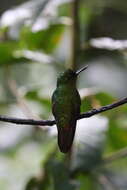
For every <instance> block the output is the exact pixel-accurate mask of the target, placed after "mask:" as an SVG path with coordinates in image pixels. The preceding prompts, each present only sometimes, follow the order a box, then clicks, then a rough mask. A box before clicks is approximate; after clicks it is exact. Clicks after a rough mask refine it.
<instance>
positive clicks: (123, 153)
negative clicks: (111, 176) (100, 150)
mask: <svg viewBox="0 0 127 190" xmlns="http://www.w3.org/2000/svg"><path fill="white" fill-rule="evenodd" d="M124 157H127V147H125V148H122V149H121V150H119V151H117V152H115V153H113V154H112V155H110V156H107V157H106V158H104V159H103V163H104V164H109V163H111V162H113V161H115V160H118V159H120V158H124Z"/></svg>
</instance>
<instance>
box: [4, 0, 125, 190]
mask: <svg viewBox="0 0 127 190" xmlns="http://www.w3.org/2000/svg"><path fill="white" fill-rule="evenodd" d="M72 3H73V2H72V1H71V0H63V1H62V0H60V1H55V0H52V1H44V0H36V1H32V0H31V1H28V2H26V3H24V4H21V5H20V4H19V5H18V6H17V7H15V8H13V9H11V10H10V11H11V13H9V12H8V11H5V12H4V13H3V15H2V16H1V19H0V113H1V114H6V115H13V116H15V117H26V118H28V117H29V118H38V117H40V118H43V119H49V118H51V119H52V113H51V95H52V92H53V90H54V88H55V86H56V78H57V76H58V73H59V72H61V70H63V69H65V68H66V66H67V63H68V62H69V60H70V55H71V46H70V41H71V38H72V34H71V23H72V20H71V19H72V18H71V11H72V10H71V8H72ZM78 11H79V22H80V33H79V34H78V35H79V36H80V49H79V51H78V54H79V55H78V56H79V59H80V64H79V65H78V67H79V68H80V67H82V66H83V65H84V64H88V65H89V68H88V70H87V71H86V72H85V73H84V74H82V75H81V76H80V78H79V84H78V88H79V91H80V90H81V91H80V93H81V96H82V106H81V112H86V111H88V110H90V109H92V108H98V107H100V106H104V105H106V104H110V103H112V102H114V101H116V100H117V99H118V98H120V97H125V96H126V94H127V85H126V82H127V77H126V76H127V2H126V1H125V0H121V1H117V0H110V1H108V0H95V1H88V0H82V1H80V7H79V10H78ZM21 13H22V14H21ZM94 39H96V40H97V41H96V43H92V42H93V41H92V40H94ZM103 40H105V41H103ZM98 44H99V45H98ZM85 88H86V89H85ZM126 147H127V106H126V105H123V106H121V107H118V108H116V109H114V110H110V111H108V112H104V113H103V114H101V115H100V116H94V117H91V118H89V119H82V120H80V121H78V124H77V132H76V136H75V141H74V145H73V150H72V152H71V153H70V155H68V154H67V155H63V154H62V153H60V152H59V150H58V147H57V136H56V127H55V126H53V127H47V126H46V127H44V128H40V127H34V126H33V127H32V126H29V127H28V126H19V127H17V126H14V125H12V124H5V123H2V122H1V124H0V189H2V190H21V189H22V190H42V189H43V190H60V189H61V190H72V189H73V190H91V189H95V190H111V189H112V190H113V189H120V190H125V189H127V177H126V176H127V175H126V174H127V158H126V157H124V158H123V156H121V158H119V159H116V160H115V159H114V161H112V162H110V161H109V163H107V164H105V162H104V161H105V160H106V158H107V157H109V158H110V155H112V154H116V155H117V154H119V151H120V150H121V149H122V148H126ZM126 152H127V151H126ZM116 158H117V156H116ZM109 160H110V159H109Z"/></svg>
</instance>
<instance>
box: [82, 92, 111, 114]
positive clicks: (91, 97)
mask: <svg viewBox="0 0 127 190" xmlns="http://www.w3.org/2000/svg"><path fill="white" fill-rule="evenodd" d="M88 91H90V94H89V92H88V95H86V96H83V93H82V105H81V112H85V111H88V110H90V109H93V108H98V107H101V106H105V105H107V104H111V103H113V102H114V100H115V98H113V96H112V95H110V94H109V93H107V92H98V90H95V92H94V89H93V90H92V89H90V90H89V89H88ZM84 95H85V94H84Z"/></svg>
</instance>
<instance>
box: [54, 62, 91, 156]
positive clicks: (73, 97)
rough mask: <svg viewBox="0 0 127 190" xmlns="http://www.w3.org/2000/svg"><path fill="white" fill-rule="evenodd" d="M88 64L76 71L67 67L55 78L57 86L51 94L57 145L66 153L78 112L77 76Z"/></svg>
mask: <svg viewBox="0 0 127 190" xmlns="http://www.w3.org/2000/svg"><path fill="white" fill-rule="evenodd" d="M87 67H88V66H85V67H83V68H82V69H80V70H78V71H73V70H72V69H67V70H65V71H64V72H63V73H61V74H60V75H59V77H58V79H57V87H56V90H55V91H54V93H53V95H52V113H53V115H54V117H55V120H56V125H57V131H58V146H59V149H60V151H61V152H62V153H67V152H68V151H69V150H70V149H71V146H72V143H73V139H74V135H75V130H76V122H77V118H78V116H79V114H80V106H81V98H80V95H79V92H78V90H77V88H76V81H77V76H78V75H79V73H81V72H82V71H84V70H85V69H86V68H87Z"/></svg>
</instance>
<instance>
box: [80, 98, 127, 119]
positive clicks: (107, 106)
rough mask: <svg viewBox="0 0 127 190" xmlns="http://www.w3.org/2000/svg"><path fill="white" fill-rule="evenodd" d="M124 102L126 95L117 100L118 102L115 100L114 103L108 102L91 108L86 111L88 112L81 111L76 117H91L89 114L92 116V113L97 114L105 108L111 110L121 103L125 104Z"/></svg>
mask: <svg viewBox="0 0 127 190" xmlns="http://www.w3.org/2000/svg"><path fill="white" fill-rule="evenodd" d="M126 103H127V97H126V98H123V99H121V100H119V101H118V102H115V103H113V104H108V105H106V106H102V107H100V108H98V109H92V110H90V111H88V112H86V113H82V114H81V115H80V116H79V118H78V119H83V118H87V117H91V116H93V115H95V114H99V113H102V112H105V111H107V110H111V109H113V108H116V107H119V106H121V105H123V104H126Z"/></svg>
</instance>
